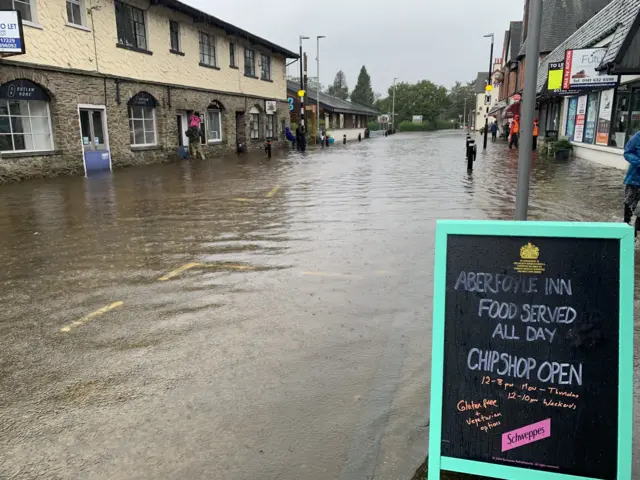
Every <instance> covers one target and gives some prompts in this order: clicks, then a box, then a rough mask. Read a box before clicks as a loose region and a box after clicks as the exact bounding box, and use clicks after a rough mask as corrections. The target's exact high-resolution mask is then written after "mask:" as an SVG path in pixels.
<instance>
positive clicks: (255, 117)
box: [249, 107, 260, 140]
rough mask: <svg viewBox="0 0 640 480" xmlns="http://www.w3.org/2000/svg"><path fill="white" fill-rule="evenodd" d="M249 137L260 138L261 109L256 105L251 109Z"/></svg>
mask: <svg viewBox="0 0 640 480" xmlns="http://www.w3.org/2000/svg"><path fill="white" fill-rule="evenodd" d="M249 137H250V138H251V140H256V139H258V138H260V110H258V109H257V108H256V107H253V108H252V109H251V110H249Z"/></svg>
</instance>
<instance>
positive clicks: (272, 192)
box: [267, 185, 280, 198]
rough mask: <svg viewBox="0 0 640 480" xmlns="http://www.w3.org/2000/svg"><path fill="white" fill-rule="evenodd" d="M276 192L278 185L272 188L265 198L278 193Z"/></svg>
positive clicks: (278, 188)
mask: <svg viewBox="0 0 640 480" xmlns="http://www.w3.org/2000/svg"><path fill="white" fill-rule="evenodd" d="M278 190H280V185H276V186H275V187H273V188H272V189H271V191H270V192H269V193H267V198H271V197H273V196H274V195H275V194H276V193H278Z"/></svg>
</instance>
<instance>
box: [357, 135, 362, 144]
mask: <svg viewBox="0 0 640 480" xmlns="http://www.w3.org/2000/svg"><path fill="white" fill-rule="evenodd" d="M358 141H359V142H361V141H362V134H360V133H359V134H358Z"/></svg>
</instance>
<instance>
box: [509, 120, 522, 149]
mask: <svg viewBox="0 0 640 480" xmlns="http://www.w3.org/2000/svg"><path fill="white" fill-rule="evenodd" d="M519 134H520V116H519V115H516V116H515V117H514V118H513V122H511V140H510V141H509V149H511V147H516V148H518V136H519Z"/></svg>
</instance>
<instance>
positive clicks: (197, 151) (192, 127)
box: [185, 112, 204, 160]
mask: <svg viewBox="0 0 640 480" xmlns="http://www.w3.org/2000/svg"><path fill="white" fill-rule="evenodd" d="M185 133H186V135H187V138H188V139H189V156H190V157H193V158H198V156H200V158H201V159H202V160H204V152H203V151H202V145H201V143H200V113H199V112H193V114H192V115H191V118H189V128H188V129H187V131H186V132H185Z"/></svg>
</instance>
